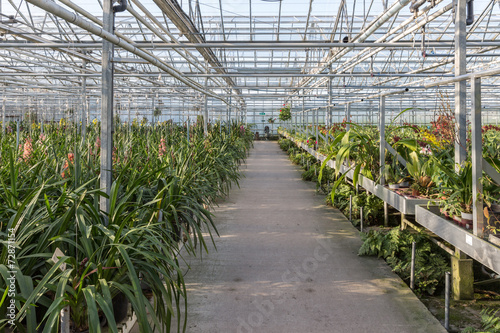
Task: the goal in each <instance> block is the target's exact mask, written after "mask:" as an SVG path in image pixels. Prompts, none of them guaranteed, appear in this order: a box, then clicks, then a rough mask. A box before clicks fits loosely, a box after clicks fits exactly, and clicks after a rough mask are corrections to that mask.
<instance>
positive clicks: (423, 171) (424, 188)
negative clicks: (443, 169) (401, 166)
mask: <svg viewBox="0 0 500 333" xmlns="http://www.w3.org/2000/svg"><path fill="white" fill-rule="evenodd" d="M409 157H410V160H409V161H408V162H407V163H406V170H407V171H408V174H409V175H410V177H411V178H412V179H413V184H412V185H411V186H410V188H411V189H412V195H414V196H418V195H420V194H423V195H428V194H429V190H430V189H431V188H432V187H433V186H434V184H435V183H434V181H433V180H432V175H433V174H434V171H435V169H436V168H435V165H434V163H433V160H432V159H430V158H429V159H425V158H424V157H422V156H421V155H419V154H418V153H417V152H415V151H413V152H411V153H410V155H409Z"/></svg>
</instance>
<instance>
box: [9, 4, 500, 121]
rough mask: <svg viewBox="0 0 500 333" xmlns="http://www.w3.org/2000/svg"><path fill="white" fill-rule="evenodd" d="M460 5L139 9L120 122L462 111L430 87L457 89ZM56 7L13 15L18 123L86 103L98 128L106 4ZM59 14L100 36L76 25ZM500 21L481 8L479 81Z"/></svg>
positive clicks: (473, 66)
mask: <svg viewBox="0 0 500 333" xmlns="http://www.w3.org/2000/svg"><path fill="white" fill-rule="evenodd" d="M455 2H456V1H455ZM455 2H452V1H440V0H434V1H429V2H425V1H420V2H419V3H421V6H420V7H419V8H418V9H417V10H416V11H414V12H411V11H410V5H411V1H410V0H401V1H394V2H390V1H389V2H388V1H384V0H355V1H354V0H309V1H299V0H294V1H287V0H282V1H279V0H246V1H243V0H237V1H235V0H200V1H196V0H182V1H181V0H179V1H175V0H148V1H139V0H129V1H128V8H127V10H126V11H125V12H122V13H117V14H116V17H115V33H116V36H117V37H119V38H120V39H121V41H123V42H124V43H126V44H127V45H132V46H134V47H135V49H134V52H130V51H127V50H125V48H123V47H121V46H120V45H116V46H115V50H114V58H113V61H114V66H115V72H114V73H115V79H114V84H115V101H116V103H117V104H118V107H117V110H118V112H122V111H120V110H125V109H127V108H132V109H133V111H132V116H138V115H148V114H151V113H152V110H153V108H154V107H158V106H161V108H162V112H163V113H164V118H165V117H166V118H167V119H168V118H169V117H172V116H173V115H174V114H177V115H178V117H180V115H181V114H183V113H189V114H192V115H194V114H196V112H199V110H201V108H202V105H203V104H204V94H205V93H206V92H210V94H211V95H210V97H208V106H209V109H210V111H211V114H213V116H214V117H219V118H223V117H225V116H226V114H227V112H229V110H230V108H229V107H228V106H227V105H228V104H229V105H231V106H232V107H231V110H232V112H236V111H237V110H241V111H242V112H243V113H246V114H247V115H248V116H249V118H248V119H249V121H250V122H257V121H260V118H258V117H255V116H254V115H256V114H260V113H265V114H266V117H267V116H268V115H271V116H272V115H277V112H278V110H279V108H280V106H282V105H283V104H284V103H290V104H292V106H293V107H294V109H295V110H297V109H298V110H302V109H309V108H314V107H319V106H324V105H327V104H328V103H329V101H331V104H332V105H333V104H335V107H337V108H339V110H340V109H342V108H343V107H344V106H343V105H344V104H345V103H347V102H352V101H358V102H356V103H355V104H353V107H354V108H355V109H356V110H359V112H361V113H362V112H365V113H366V114H370V112H371V111H370V110H372V109H376V103H377V102H376V101H373V102H369V101H368V100H369V97H370V96H372V95H374V94H380V93H385V92H388V91H392V90H401V89H402V88H408V92H406V93H404V94H399V95H393V96H391V98H390V100H388V101H387V107H388V108H389V109H391V110H392V112H396V111H397V110H401V109H403V108H407V107H410V106H413V105H415V104H416V105H417V106H419V107H421V108H423V109H428V110H434V109H436V107H437V105H438V104H439V103H444V102H447V101H451V102H453V94H454V85H453V84H450V85H447V86H441V87H439V88H431V89H425V87H424V85H425V84H426V83H429V82H432V81H436V80H442V79H444V78H447V77H452V76H454V75H455V74H454V56H455V52H454V48H455V44H454V42H455V24H454V20H453V13H454V3H455ZM43 3H44V2H43V1H40V0H29V1H25V0H9V1H2V2H1V10H0V12H1V13H2V20H1V22H0V29H1V36H0V38H1V41H0V64H1V66H2V71H1V72H0V83H1V85H2V89H3V90H2V91H3V95H4V96H5V98H6V104H7V109H8V110H9V111H8V112H9V114H10V115H16V114H18V113H22V112H26V110H28V109H30V108H31V109H36V108H38V109H40V108H41V109H43V110H44V114H45V115H46V116H47V117H53V118H57V117H59V116H60V114H62V111H61V110H63V109H64V108H67V107H68V105H75V107H81V105H83V103H87V104H88V105H89V108H90V110H91V111H90V112H91V117H98V114H99V112H100V111H98V110H99V109H98V108H99V101H100V96H101V60H102V59H101V42H102V39H101V37H99V36H97V35H96V34H95V33H93V32H90V31H89V29H88V26H93V27H96V28H99V27H101V26H102V1H101V0H89V1H85V3H84V4H83V3H82V2H76V1H71V0H60V1H57V2H54V4H55V5H54V7H56V8H57V11H58V12H48V11H46V8H45V9H43ZM59 11H64V12H66V13H68V12H69V13H72V14H73V15H75V17H78V18H79V19H80V21H81V22H85V23H86V24H88V25H87V26H82V25H81V24H80V25H78V24H73V23H68V22H67V21H66V20H65V19H63V18H62V16H61V14H60V12H59ZM499 14H500V3H499V2H497V1H495V0H492V1H488V0H474V21H473V23H472V24H471V25H469V26H467V41H468V43H467V71H468V72H478V71H482V70H485V69H489V68H497V67H499V58H498V55H499V49H498V48H499V47H500V40H499V34H500V15H499ZM135 50H140V51H143V52H146V53H147V54H148V55H150V56H151V57H152V58H154V60H155V63H152V62H151V61H149V60H146V59H145V58H144V57H143V56H141V54H140V52H136V51H135ZM158 64H161V66H159V65H158ZM162 66H163V67H162ZM165 68H168V69H169V71H170V74H169V73H167V72H166V71H165V70H164V69H165ZM172 75H173V76H172ZM174 76H175V77H174ZM176 77H177V78H176ZM179 78H181V79H182V80H180V79H179ZM498 84H499V83H498V76H490V77H488V78H484V79H483V101H482V104H483V107H484V108H485V109H486V110H492V111H494V112H498V109H497V104H498V103H497V100H499V94H500V90H499V89H498ZM329 85H330V87H331V89H330V90H331V92H329V89H328V87H329ZM361 99H363V101H361ZM26 100H27V101H26ZM374 103H375V104H374ZM339 114H340V113H339ZM257 118H258V119H257ZM177 119H180V118H177Z"/></svg>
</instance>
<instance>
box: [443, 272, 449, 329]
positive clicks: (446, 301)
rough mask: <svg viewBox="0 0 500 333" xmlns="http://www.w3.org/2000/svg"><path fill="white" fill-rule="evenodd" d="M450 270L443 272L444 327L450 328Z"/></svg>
mask: <svg viewBox="0 0 500 333" xmlns="http://www.w3.org/2000/svg"><path fill="white" fill-rule="evenodd" d="M450 275H451V274H450V272H446V273H445V274H444V328H445V329H446V330H447V331H449V330H450Z"/></svg>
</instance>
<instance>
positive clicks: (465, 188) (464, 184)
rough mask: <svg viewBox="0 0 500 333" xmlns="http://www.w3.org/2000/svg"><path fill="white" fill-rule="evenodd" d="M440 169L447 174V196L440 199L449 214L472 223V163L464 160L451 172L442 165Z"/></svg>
mask: <svg viewBox="0 0 500 333" xmlns="http://www.w3.org/2000/svg"><path fill="white" fill-rule="evenodd" d="M440 167H441V170H442V171H443V172H444V173H445V174H446V175H447V176H448V177H447V182H446V188H447V190H448V192H449V194H450V195H449V196H448V197H447V198H445V199H443V200H442V201H441V203H442V204H443V206H444V209H445V210H446V211H448V212H449V214H450V215H451V216H453V215H455V216H460V218H461V220H462V222H464V223H466V224H471V223H472V163H471V162H470V161H467V162H465V163H464V164H463V165H462V166H461V167H460V168H459V170H458V172H456V173H455V172H453V171H452V170H449V169H448V168H446V167H444V166H440Z"/></svg>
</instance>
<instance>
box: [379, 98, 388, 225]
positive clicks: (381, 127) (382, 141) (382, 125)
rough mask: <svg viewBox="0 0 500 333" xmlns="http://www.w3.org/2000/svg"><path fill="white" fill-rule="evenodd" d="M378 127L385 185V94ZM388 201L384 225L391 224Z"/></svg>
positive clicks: (382, 180) (381, 182) (381, 99)
mask: <svg viewBox="0 0 500 333" xmlns="http://www.w3.org/2000/svg"><path fill="white" fill-rule="evenodd" d="M378 128H379V132H380V147H379V150H380V153H379V157H380V160H379V162H380V185H382V186H383V185H385V177H384V169H385V96H380V103H379V110H378ZM387 211H388V207H387V202H385V201H384V226H386V227H387V226H388V225H389V216H388V212H387Z"/></svg>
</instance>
